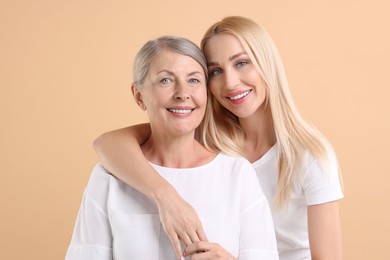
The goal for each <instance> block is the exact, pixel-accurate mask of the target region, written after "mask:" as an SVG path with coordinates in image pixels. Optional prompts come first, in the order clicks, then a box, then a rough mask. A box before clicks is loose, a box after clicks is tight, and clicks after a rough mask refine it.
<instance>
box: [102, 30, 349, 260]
mask: <svg viewBox="0 0 390 260" xmlns="http://www.w3.org/2000/svg"><path fill="white" fill-rule="evenodd" d="M205 55H206V58H207V60H208V68H209V72H210V74H209V75H210V81H209V87H210V90H211V92H212V94H213V95H214V97H215V98H216V99H217V100H218V102H220V103H221V104H222V105H223V106H224V107H226V108H227V109H229V110H230V111H231V112H233V113H234V114H235V115H237V116H238V117H239V122H240V124H241V126H242V128H243V130H244V132H245V145H244V151H245V154H246V157H247V159H248V160H249V161H251V162H254V161H256V160H258V159H259V158H261V157H262V156H263V155H264V154H265V153H266V152H267V151H268V150H269V149H270V148H271V147H272V146H273V145H274V144H275V142H276V140H275V136H274V129H273V126H272V117H271V113H270V111H269V109H268V106H267V105H266V95H267V90H266V86H265V84H264V81H263V79H262V78H261V76H260V75H259V73H258V72H257V70H256V69H255V66H254V64H253V62H252V61H251V60H250V59H249V57H248V55H247V54H246V53H245V50H244V49H243V47H242V46H241V44H240V42H239V41H238V39H237V38H236V37H235V36H233V35H230V34H219V35H216V36H213V37H212V38H211V39H210V40H209V41H208V42H207V44H206V46H205ZM141 132H142V133H143V134H140V133H141ZM106 135H108V136H105V137H104V138H101V139H103V140H107V139H108V140H109V142H107V144H104V145H103V144H102V141H101V140H100V139H97V141H96V142H95V148H96V150H97V152H98V154H99V156H100V158H102V160H103V161H102V163H103V165H105V162H106V163H107V164H108V165H107V166H108V167H110V166H111V167H112V168H113V170H115V171H114V172H115V173H116V174H118V176H119V177H120V178H122V177H124V178H125V181H126V179H130V178H129V176H128V174H126V169H134V168H135V167H134V165H133V166H130V165H129V166H126V163H123V164H121V167H118V166H117V165H119V164H115V163H116V161H114V160H113V158H114V159H118V158H120V157H121V156H119V155H117V154H118V147H119V148H120V151H121V153H125V152H131V153H133V154H134V151H135V149H137V146H138V147H139V143H142V142H143V141H144V139H145V138H146V137H147V135H148V126H146V125H141V126H135V127H129V128H125V129H122V130H116V131H113V132H111V133H107V134H106ZM129 135H132V136H129ZM124 140H126V145H124V144H123V142H124ZM103 150H104V152H103ZM107 155H110V158H107ZM140 167H142V169H143V171H142V175H141V173H139V174H137V173H132V174H133V176H131V180H129V182H128V183H129V184H131V183H135V182H136V183H137V185H141V186H143V183H144V182H145V179H147V178H149V179H150V180H151V181H152V183H153V185H155V186H154V188H156V190H155V192H154V193H153V194H151V195H150V197H151V198H152V199H153V200H154V201H155V202H156V203H157V205H158V206H159V209H160V208H161V209H162V208H164V210H163V212H162V214H163V215H164V216H163V218H164V219H165V220H168V222H167V223H169V224H166V225H165V227H166V228H167V229H168V230H169V231H167V234H168V236H173V237H175V238H179V239H181V238H182V237H185V239H184V240H183V241H184V242H185V245H187V248H186V249H185V252H196V251H201V250H200V245H202V243H200V242H199V241H203V240H205V238H204V232H203V229H202V227H201V224H200V222H199V220H198V219H197V217H195V216H194V215H192V213H193V212H192V211H193V209H191V207H190V206H189V205H188V204H186V202H184V201H183V200H182V199H181V198H178V197H177V196H176V194H175V191H172V189H171V187H169V185H167V184H166V183H164V182H163V181H162V180H159V179H161V178H158V177H157V176H156V175H157V174H156V173H154V172H152V171H150V170H149V169H145V166H144V165H140ZM146 172H147V174H145V173H146ZM145 175H147V176H148V177H145ZM156 178H157V179H158V180H156ZM126 182H127V181H126ZM145 187H146V188H145ZM151 188H152V187H150V184H145V186H143V187H142V189H145V190H146V191H145V192H146V194H148V192H150V191H151V190H153V189H151ZM163 192H166V193H165V194H168V196H169V197H170V198H172V201H171V202H167V201H164V202H162V201H161V200H160V199H159V198H161V197H162V195H161V194H164V193H163ZM149 194H150V193H149ZM165 203H166V204H165ZM173 203H175V205H173ZM338 204H339V202H338V201H334V202H329V203H324V204H320V205H314V206H308V210H307V214H308V229H309V230H308V233H309V243H310V251H311V255H312V259H313V260H316V259H342V246H341V231H340V230H341V228H340V218H339V205H338ZM174 210H179V212H180V214H184V215H182V217H181V218H180V217H178V214H177V212H175V211H174ZM185 214H187V215H185ZM172 218H176V219H175V220H174V221H172V220H171V221H169V219H172ZM178 218H179V219H178ZM184 219H187V220H184ZM191 221H193V223H195V224H191ZM175 232H176V233H175ZM189 239H190V240H191V241H189ZM171 241H173V240H171ZM188 242H193V244H191V243H190V244H189V243H188ZM172 244H173V246H174V247H175V248H176V250H177V249H178V248H179V243H177V242H176V243H175V241H173V242H172ZM194 247H195V249H194ZM177 252H178V250H177ZM180 256H181V254H180V253H178V257H180ZM202 256H203V255H202ZM197 257H199V255H198V256H197ZM206 257H208V256H206ZM193 259H196V258H193ZM199 259H214V258H199Z"/></svg>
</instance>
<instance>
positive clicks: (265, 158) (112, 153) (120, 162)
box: [94, 17, 343, 260]
mask: <svg viewBox="0 0 390 260" xmlns="http://www.w3.org/2000/svg"><path fill="white" fill-rule="evenodd" d="M201 46H202V49H203V51H204V53H205V55H206V58H207V63H208V70H209V75H210V79H209V89H210V91H211V93H212V106H213V117H214V118H213V119H212V120H208V121H207V122H208V124H207V125H206V129H207V131H206V132H205V133H204V136H203V137H207V136H205V134H207V135H208V136H211V137H213V139H214V140H212V141H210V142H208V147H209V148H213V147H221V146H223V147H228V148H229V151H233V152H234V151H235V152H240V151H243V152H244V154H245V156H246V158H247V159H248V160H249V161H250V162H252V165H253V167H254V168H255V170H256V173H257V177H258V179H259V181H260V184H261V186H262V187H263V190H264V192H265V195H266V197H267V199H268V201H269V203H270V205H271V210H272V215H273V220H274V226H275V232H276V239H277V243H278V251H279V256H280V259H284V260H285V259H292V260H295V259H341V258H342V246H341V230H340V220H339V203H338V201H339V200H340V199H341V198H342V197H343V192H342V188H341V183H340V178H339V173H338V163H337V160H336V157H335V154H334V152H333V150H332V148H331V146H330V145H329V143H328V142H327V140H326V139H325V138H324V137H323V136H322V135H321V133H320V132H318V131H317V130H316V129H315V128H314V127H312V126H311V125H309V124H308V123H307V122H305V121H304V119H303V118H302V117H301V115H300V114H299V112H298V111H297V109H296V107H295V105H294V102H293V100H292V97H291V94H290V90H289V86H288V83H287V79H286V75H285V72H284V68H283V64H282V61H281V59H280V57H279V54H278V51H277V48H276V46H275V44H274V43H273V41H272V39H271V37H270V36H269V35H268V33H267V32H266V31H265V30H264V29H263V28H262V27H261V26H259V25H258V24H256V23H255V22H253V21H251V20H249V19H247V18H243V17H227V18H225V19H223V20H221V21H220V22H217V23H216V24H214V25H212V26H211V27H210V28H209V30H208V31H207V32H206V34H205V36H204V38H203V40H202V43H201ZM149 132H150V130H149V126H147V125H141V126H134V127H129V128H125V129H121V130H116V131H113V132H110V133H106V134H104V135H102V136H101V137H99V138H98V139H97V140H96V141H95V143H94V145H95V148H96V150H97V153H98V155H99V156H100V158H101V160H102V163H103V165H105V166H106V167H107V168H108V169H109V170H110V171H111V172H112V173H113V174H115V175H116V176H118V177H119V178H120V179H122V180H123V181H125V182H126V183H128V184H129V185H130V186H133V187H135V188H136V189H138V190H140V191H141V192H142V193H144V194H145V195H147V196H148V197H149V198H151V199H152V200H153V201H154V202H155V203H156V204H157V206H158V208H159V211H160V213H161V221H162V222H163V225H164V227H165V230H166V232H167V234H168V235H169V237H170V238H171V241H172V244H173V246H174V247H175V249H176V252H177V254H178V255H180V247H179V243H178V240H179V239H181V240H183V241H184V242H185V243H186V244H189V243H191V241H197V240H205V239H206V237H205V232H204V231H203V229H202V225H201V223H200V221H199V220H198V218H197V216H196V214H195V213H194V211H193V209H192V208H191V207H190V206H189V205H188V204H187V203H186V202H185V201H184V200H183V199H182V198H180V197H179V196H178V195H177V193H176V192H175V191H174V189H173V188H172V187H171V186H169V184H167V183H166V182H165V181H164V180H163V179H162V178H160V177H159V176H158V175H157V174H156V173H155V172H154V171H153V169H151V167H149V166H148V165H147V163H146V162H145V159H144V158H143V156H142V153H141V152H140V150H139V144H138V143H142V142H143V141H144V140H145V139H146V138H147V136H148V135H149ZM226 136H228V138H226ZM129 153H131V154H132V159H131V160H130V159H128V158H127V156H125V155H124V154H129ZM206 234H207V232H206Z"/></svg>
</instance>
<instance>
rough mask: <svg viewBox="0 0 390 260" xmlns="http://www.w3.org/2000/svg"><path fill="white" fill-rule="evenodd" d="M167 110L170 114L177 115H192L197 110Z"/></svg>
mask: <svg viewBox="0 0 390 260" xmlns="http://www.w3.org/2000/svg"><path fill="white" fill-rule="evenodd" d="M167 110H168V111H169V112H171V113H175V114H188V113H191V112H192V111H194V110H195V109H171V108H168V109H167Z"/></svg>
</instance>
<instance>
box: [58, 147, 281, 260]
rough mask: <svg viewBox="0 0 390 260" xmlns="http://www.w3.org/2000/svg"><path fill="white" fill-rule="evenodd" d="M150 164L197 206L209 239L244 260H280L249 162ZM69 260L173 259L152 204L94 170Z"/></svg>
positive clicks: (226, 158)
mask: <svg viewBox="0 0 390 260" xmlns="http://www.w3.org/2000/svg"><path fill="white" fill-rule="evenodd" d="M152 166H153V167H154V168H155V169H156V170H157V171H158V172H159V173H160V174H161V175H162V176H163V177H164V178H165V179H166V180H167V181H168V182H169V183H171V184H172V185H173V187H175V188H176V190H177V191H178V192H179V194H180V195H181V196H182V197H183V198H184V199H185V200H186V201H188V202H189V203H190V204H191V205H192V206H193V207H194V209H195V210H196V212H197V213H198V216H199V218H200V220H201V222H202V224H203V228H204V231H205V233H206V235H207V238H208V240H209V241H210V242H213V243H218V244H220V245H221V246H222V247H223V248H225V249H226V250H227V251H229V252H230V253H231V254H232V255H234V256H236V257H238V258H239V259H253V260H258V259H266V260H271V259H278V254H277V248H276V240H275V233H274V227H273V223H272V217H271V212H270V208H269V206H268V202H267V200H266V198H265V196H264V193H263V191H262V189H261V187H260V185H259V182H258V180H257V178H256V174H255V172H254V169H253V167H252V165H251V164H250V163H249V162H248V161H247V160H245V159H243V158H235V157H229V156H226V155H222V154H219V155H217V156H216V157H215V158H214V159H213V160H212V161H211V162H210V163H208V164H206V165H203V166H199V167H195V168H187V169H172V168H165V167H161V166H157V165H154V164H152ZM66 259H68V260H76V259H79V260H81V259H83V260H91V259H94V260H101V259H118V260H120V259H126V260H128V259H147V260H154V259H161V260H165V259H167V260H168V259H169V260H172V259H175V254H174V251H173V248H172V246H171V244H170V241H169V239H168V237H167V236H166V234H165V232H164V231H163V228H162V226H161V223H160V219H159V215H158V209H157V207H156V206H155V204H154V203H153V202H152V201H150V200H149V199H148V198H147V197H145V196H144V195H143V194H141V193H140V192H138V191H136V190H135V189H133V188H131V187H129V186H128V185H126V184H125V183H123V182H121V181H120V180H119V179H117V178H115V177H113V176H112V175H110V174H108V173H107V172H106V171H105V169H104V168H103V167H102V166H101V165H97V166H96V167H95V169H94V170H93V173H92V176H91V178H90V180H89V183H88V185H87V187H86V189H85V192H84V196H83V200H82V204H81V207H80V210H79V214H78V217H77V221H76V225H75V229H74V233H73V237H72V241H71V244H70V246H69V248H68V251H67V255H66ZM187 259H189V258H187Z"/></svg>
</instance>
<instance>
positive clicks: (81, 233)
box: [65, 165, 112, 260]
mask: <svg viewBox="0 0 390 260" xmlns="http://www.w3.org/2000/svg"><path fill="white" fill-rule="evenodd" d="M109 181H110V176H109V175H108V174H107V172H106V171H105V170H104V168H103V167H102V166H100V165H97V166H96V167H95V168H94V170H93V172H92V175H91V178H90V180H89V183H88V185H87V187H86V189H85V191H84V194H83V199H82V202H81V206H80V209H79V212H78V216H77V220H76V224H75V228H74V231H73V236H72V240H71V243H70V245H69V248H68V250H67V254H66V257H65V259H66V260H90V259H95V260H111V259H112V235H111V227H110V222H109V219H108V213H107V199H108V194H109Z"/></svg>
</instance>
